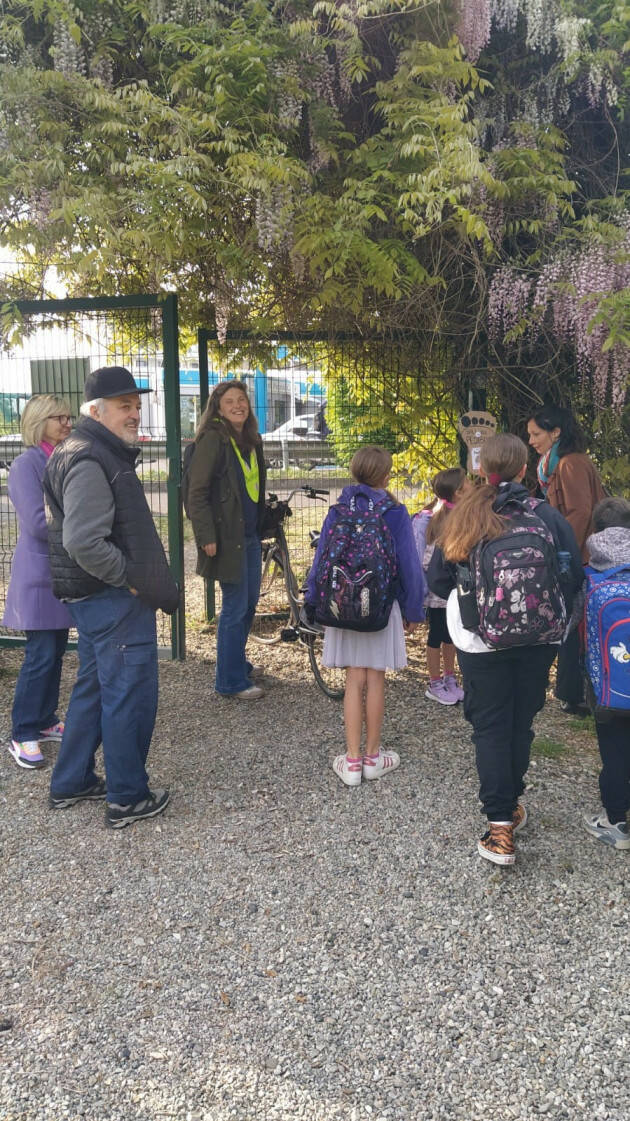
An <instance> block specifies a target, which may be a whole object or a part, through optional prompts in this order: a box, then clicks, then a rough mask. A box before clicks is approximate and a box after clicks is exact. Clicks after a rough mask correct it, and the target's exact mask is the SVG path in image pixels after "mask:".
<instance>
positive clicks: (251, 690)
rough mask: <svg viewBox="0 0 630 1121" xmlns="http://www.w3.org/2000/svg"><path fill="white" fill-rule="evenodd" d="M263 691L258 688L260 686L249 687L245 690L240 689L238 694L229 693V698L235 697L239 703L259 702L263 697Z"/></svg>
mask: <svg viewBox="0 0 630 1121" xmlns="http://www.w3.org/2000/svg"><path fill="white" fill-rule="evenodd" d="M264 695H265V690H264V689H261V688H260V685H250V686H249V687H248V688H247V689H241V691H240V693H230V694H229V696H230V697H236V698H237V700H239V701H259V700H260V698H261V697H264Z"/></svg>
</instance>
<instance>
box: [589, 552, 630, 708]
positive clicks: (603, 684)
mask: <svg viewBox="0 0 630 1121" xmlns="http://www.w3.org/2000/svg"><path fill="white" fill-rule="evenodd" d="M586 582H587V583H586V603H585V608H584V622H585V629H586V670H587V673H588V677H589V680H590V684H591V687H592V691H593V694H594V701H595V706H596V707H595V715H596V716H597V714H598V712H601V711H602V710H605V711H609V712H614V713H618V714H619V715H623V716H630V565H620V566H619V567H618V568H608V569H606V571H605V572H597V571H596V570H595V569H594V568H590V567H587V568H586Z"/></svg>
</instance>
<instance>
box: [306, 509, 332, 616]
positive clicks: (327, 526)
mask: <svg viewBox="0 0 630 1121" xmlns="http://www.w3.org/2000/svg"><path fill="white" fill-rule="evenodd" d="M336 521H337V511H336V510H335V507H334V506H331V507H330V510H329V511H328V513H327V514H326V517H325V518H324V524H323V526H322V528H321V533H320V535H319V541H318V542H317V548H316V550H315V556H314V557H313V563H312V565H311V570H310V572H309V574H308V576H307V577H306V592H305V594H304V602H305V603H310V604H313V605H314V604H315V603H316V601H317V595H316V590H315V573H316V572H317V565H318V564H319V558H320V557H321V555H322V551H323V548H324V541H325V540H326V538H327V536H328V534H329V533H330V530H331V529H332V527H333V526H334V524H335V522H336Z"/></svg>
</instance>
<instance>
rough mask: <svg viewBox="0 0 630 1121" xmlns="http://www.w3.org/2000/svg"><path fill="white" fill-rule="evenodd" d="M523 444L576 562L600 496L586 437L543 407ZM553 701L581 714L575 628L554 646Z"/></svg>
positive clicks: (562, 414) (554, 409) (568, 417)
mask: <svg viewBox="0 0 630 1121" xmlns="http://www.w3.org/2000/svg"><path fill="white" fill-rule="evenodd" d="M527 431H528V434H529V442H530V444H531V446H532V447H533V448H534V450H535V451H536V452H537V453H538V455H539V456H540V459H539V461H538V492H539V494H540V496H541V498H546V500H547V502H548V503H549V505H550V506H553V507H554V509H555V510H559V511H560V513H561V514H563V515H564V517H565V518H566V520H567V521H568V523H569V525H570V526H571V529H572V530H573V532H574V534H575V539H576V541H577V543H578V548H579V550H580V552H581V554H582V563H583V564H586V562H587V560H588V553H587V549H586V539H587V537H588V535H589V533H590V526H591V518H592V515H593V510H594V508H595V506H596V505H597V503H598V502H601V500H602V498H605V496H606V492H605V490H604V487H603V485H602V481H601V479H600V477H599V473H598V471H597V468H596V467H595V464H594V463H593V462H592V460H591V459H590V458H589V456H588V455H586V452H585V448H586V438H585V436H584V433H583V432H582V430H581V428H580V427H579V425H578V423H577V421H576V419H575V417H574V416H573V413H572V412H571V411H570V409H563V408H561V407H560V406H559V405H543V406H542V408H540V409H538V410H537V412H535V413H534V414H533V416H531V417H530V419H529V421H528V422H527ZM556 697H558V699H559V700H560V702H561V707H562V709H563V711H564V712H568V713H576V714H579V715H582V714H584V715H586V714H587V710H586V709H583V708H580V706H581V705H582V702H583V700H584V686H583V677H582V667H581V662H580V638H579V632H578V630H577V629H575V630H573V631H571V633H570V635H569V636H568V638H567V639H566V641H565V642H564V643H563V645H562V646H561V647H560V653H559V654H558V666H557V670H556Z"/></svg>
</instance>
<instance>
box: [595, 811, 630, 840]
mask: <svg viewBox="0 0 630 1121" xmlns="http://www.w3.org/2000/svg"><path fill="white" fill-rule="evenodd" d="M583 820H584V828H585V829H586V832H587V833H590V834H591V837H597V839H598V840H599V841H601V842H602V844H604V845H610V846H611V847H612V848H614V849H630V831H629V830H628V826H627V825H626V823H625V821H618V822H617V823H616V824H615V825H612V824H611V822H610V821H609V820H608V814H606V813H605V812H604V811H603V810H602V812H601V813H600V814H595V816H594V817H589V816H588V814H584V819H583Z"/></svg>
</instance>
